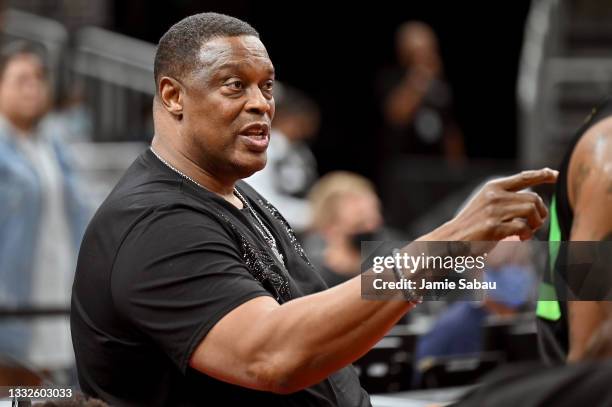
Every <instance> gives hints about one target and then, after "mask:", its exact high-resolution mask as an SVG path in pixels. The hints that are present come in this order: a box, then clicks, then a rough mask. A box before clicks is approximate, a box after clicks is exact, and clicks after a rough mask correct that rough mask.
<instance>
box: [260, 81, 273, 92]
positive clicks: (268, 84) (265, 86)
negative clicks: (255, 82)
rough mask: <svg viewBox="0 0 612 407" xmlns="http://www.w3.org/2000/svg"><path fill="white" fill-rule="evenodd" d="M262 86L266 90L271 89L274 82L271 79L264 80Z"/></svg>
mask: <svg viewBox="0 0 612 407" xmlns="http://www.w3.org/2000/svg"><path fill="white" fill-rule="evenodd" d="M263 88H264V90H268V91H270V90H272V89H273V88H274V82H273V81H269V82H266V83H265V84H264V86H263Z"/></svg>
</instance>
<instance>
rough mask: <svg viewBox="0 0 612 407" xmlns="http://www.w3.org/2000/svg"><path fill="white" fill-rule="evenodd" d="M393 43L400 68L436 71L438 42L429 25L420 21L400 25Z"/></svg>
mask: <svg viewBox="0 0 612 407" xmlns="http://www.w3.org/2000/svg"><path fill="white" fill-rule="evenodd" d="M395 43H396V47H397V57H398V60H399V62H400V64H401V65H402V66H404V67H406V68H408V67H415V66H416V67H421V66H422V67H424V68H425V69H429V70H434V69H438V65H439V63H440V61H439V55H438V40H437V38H436V34H435V33H434V31H433V30H432V29H431V27H430V26H429V25H427V24H425V23H423V22H420V21H408V22H406V23H404V24H402V25H401V26H400V27H399V28H398V30H397V33H396V40H395Z"/></svg>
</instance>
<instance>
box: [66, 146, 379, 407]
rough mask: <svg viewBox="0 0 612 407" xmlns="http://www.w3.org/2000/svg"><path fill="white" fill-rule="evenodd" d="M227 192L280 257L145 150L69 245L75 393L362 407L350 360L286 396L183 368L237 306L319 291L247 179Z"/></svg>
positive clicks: (154, 400) (236, 213)
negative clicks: (235, 194) (240, 199)
mask: <svg viewBox="0 0 612 407" xmlns="http://www.w3.org/2000/svg"><path fill="white" fill-rule="evenodd" d="M237 188H238V189H239V191H240V192H241V193H242V195H243V196H244V197H245V198H246V199H247V200H248V201H249V202H250V204H251V206H252V207H253V208H254V209H255V211H256V212H257V213H258V215H259V217H260V218H261V219H262V221H263V222H264V223H266V224H267V227H268V228H269V229H270V231H271V232H272V234H273V235H274V237H275V239H276V241H277V244H278V246H279V248H280V251H281V253H282V254H283V257H284V263H285V264H284V265H283V263H281V262H280V261H279V260H278V259H276V257H275V256H274V254H273V252H272V251H271V250H270V248H269V246H268V245H267V244H266V242H265V240H264V239H263V237H261V235H260V234H259V232H258V231H257V229H256V228H255V226H254V225H253V221H252V220H251V217H250V216H248V214H247V213H246V211H245V210H239V209H237V208H235V207H234V206H233V205H231V204H229V203H228V202H226V201H225V200H224V199H222V198H220V197H219V196H217V195H215V194H213V193H212V192H210V191H207V190H204V189H202V188H200V187H198V186H197V185H195V184H193V183H191V182H190V181H188V180H185V179H183V178H182V177H181V176H180V175H178V174H177V173H175V172H174V171H172V170H171V169H170V168H168V167H167V166H165V164H163V163H162V162H161V161H159V159H158V158H157V157H155V155H154V154H153V153H152V152H151V151H150V150H147V151H145V152H144V153H143V154H141V155H140V157H139V158H138V159H137V160H136V161H135V162H134V163H133V164H132V166H131V167H130V168H129V169H128V170H127V172H126V174H125V175H124V177H123V178H122V179H121V180H120V181H119V183H118V185H117V186H116V187H115V188H114V190H113V191H112V192H111V194H110V196H109V197H108V198H107V199H106V200H105V201H104V203H103V204H102V206H101V207H100V208H99V210H98V212H97V213H96V215H95V216H94V218H93V219H92V221H91V223H90V224H89V227H88V228H87V231H86V233H85V237H84V240H83V243H82V246H81V250H80V252H79V259H78V264H77V271H76V276H75V281H74V286H73V292H72V312H71V329H72V338H73V343H74V349H75V354H76V362H77V368H78V374H79V382H80V384H81V387H82V389H83V391H84V392H86V393H88V394H90V395H91V396H94V397H98V398H101V399H103V400H105V401H107V402H109V403H110V404H111V405H116V406H127V405H130V406H202V405H211V403H212V404H215V405H218V403H220V402H222V403H223V405H232V406H233V405H265V406H346V407H349V406H350V407H355V406H370V400H369V396H368V395H367V393H366V392H365V391H364V390H363V389H362V388H361V386H360V384H359V379H358V376H357V374H356V371H355V369H354V368H353V367H352V366H348V367H346V368H344V369H341V370H339V371H338V372H336V373H334V374H333V375H331V376H329V377H328V378H327V379H326V380H324V381H322V382H320V383H318V384H316V385H314V386H312V387H309V388H307V389H304V390H301V391H298V392H296V393H293V394H289V395H278V394H274V393H269V392H263V391H256V390H251V389H247V388H243V387H240V386H235V385H232V384H229V383H226V382H222V381H219V380H216V379H214V378H212V377H209V376H207V375H205V374H203V373H200V372H198V371H196V370H194V369H192V368H191V367H189V363H188V362H189V359H190V356H191V354H192V353H193V351H194V349H195V347H196V346H197V345H198V344H199V343H200V342H201V341H202V339H203V338H204V337H205V336H206V334H207V333H208V331H209V330H210V329H211V328H212V327H213V326H214V325H215V323H217V322H218V321H219V320H220V319H221V318H222V317H223V316H224V315H226V314H227V313H228V312H230V311H231V310H232V309H234V308H235V307H237V306H238V305H240V304H242V303H244V302H246V301H248V300H250V299H252V298H255V297H259V296H271V297H273V298H275V299H276V301H278V302H279V303H281V304H282V303H285V302H287V301H289V300H291V299H293V298H297V297H300V296H304V295H308V294H311V293H314V292H317V291H321V290H324V289H325V288H326V286H325V283H324V282H323V281H322V280H321V278H320V277H319V276H318V274H317V273H316V271H315V270H314V269H313V268H312V266H311V265H310V262H309V261H308V258H307V257H306V255H305V254H304V252H303V251H302V249H301V246H300V245H299V243H298V242H297V240H296V239H295V236H294V234H293V232H292V231H291V229H290V228H289V226H288V225H287V223H286V221H285V220H284V219H283V218H282V216H281V215H280V214H279V213H278V211H276V209H275V208H274V207H272V206H271V205H270V204H269V203H268V202H267V201H265V199H263V198H262V197H261V196H260V195H259V194H257V192H255V191H254V190H253V189H252V188H250V187H249V186H248V185H247V184H246V183H244V182H239V183H238V185H237ZM248 334H249V333H248V332H243V333H241V335H248Z"/></svg>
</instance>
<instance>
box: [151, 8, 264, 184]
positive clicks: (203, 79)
mask: <svg viewBox="0 0 612 407" xmlns="http://www.w3.org/2000/svg"><path fill="white" fill-rule="evenodd" d="M154 70H155V83H156V97H155V103H154V121H155V132H156V136H159V137H163V138H164V139H165V141H166V142H167V143H168V144H170V145H171V146H172V147H173V148H174V149H178V150H179V153H181V154H183V155H185V156H186V157H187V158H188V159H190V160H191V161H193V162H195V163H196V164H198V165H199V166H200V167H201V168H202V169H204V170H205V171H207V172H209V173H211V174H213V175H215V176H217V177H220V176H223V177H227V178H228V179H230V178H244V177H247V176H249V175H251V174H252V173H253V172H255V171H258V170H260V169H262V168H263V167H264V166H265V163H266V148H267V145H268V141H269V134H270V125H271V121H272V118H273V117H274V98H273V96H272V87H273V84H274V67H273V65H272V62H271V61H270V58H269V56H268V53H267V51H266V48H265V47H264V45H263V44H262V43H261V41H260V40H259V34H258V33H257V31H255V29H253V28H252V27H251V26H250V25H248V24H247V23H245V22H243V21H240V20H238V19H236V18H233V17H229V16H225V15H222V14H216V13H202V14H196V15H193V16H190V17H187V18H185V19H183V20H181V21H180V22H178V23H177V24H175V25H174V26H172V27H171V28H170V29H169V30H168V31H167V32H166V33H165V34H164V35H163V36H162V38H161V39H160V41H159V45H158V48H157V52H156V55H155V68H154Z"/></svg>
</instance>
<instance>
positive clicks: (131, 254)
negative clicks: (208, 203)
mask: <svg viewBox="0 0 612 407" xmlns="http://www.w3.org/2000/svg"><path fill="white" fill-rule="evenodd" d="M111 291H112V297H113V301H114V304H115V307H116V309H117V311H118V312H119V313H120V314H121V316H122V317H123V318H124V319H125V320H127V321H128V323H129V324H131V325H133V326H134V327H135V328H136V330H138V331H139V332H141V333H142V334H143V335H144V336H146V337H147V338H149V339H150V340H151V341H152V342H153V343H154V344H155V345H156V346H158V347H159V348H160V349H162V350H163V351H164V352H165V353H166V354H167V355H168V356H169V357H170V359H171V360H172V361H173V362H174V363H175V364H176V365H177V366H178V367H179V369H180V370H181V371H182V372H185V371H186V369H187V365H188V361H189V359H190V357H191V354H192V353H193V351H194V350H195V348H196V346H197V345H198V344H199V343H200V342H201V341H202V339H203V338H204V337H205V336H206V334H207V333H208V332H209V331H210V330H211V329H212V327H213V326H214V325H215V324H216V323H217V322H218V321H219V320H220V319H221V318H223V316H225V315H226V314H227V313H229V312H230V311H231V310H232V309H234V308H235V307H237V306H238V305H240V304H242V303H244V302H246V301H248V300H250V299H252V298H255V297H259V296H266V295H267V296H271V294H270V293H269V292H268V291H266V290H265V288H264V287H263V286H262V285H261V284H260V283H259V282H258V281H257V280H255V278H254V277H253V276H252V275H251V274H250V273H249V270H248V269H247V267H246V265H245V264H244V262H243V260H242V258H241V255H240V249H239V247H238V245H237V244H236V243H235V242H234V241H233V240H232V238H231V237H230V234H229V233H228V232H227V231H226V230H225V229H224V228H223V227H221V225H220V224H219V223H218V222H217V221H216V220H214V219H213V218H212V217H210V216H207V215H205V214H202V213H199V212H196V211H193V210H190V209H186V208H163V209H159V210H156V211H155V212H153V213H152V214H151V215H149V216H148V217H147V218H145V219H144V220H141V221H140V222H139V223H138V224H137V225H136V226H135V227H134V228H133V229H132V230H131V231H130V232H129V233H128V235H127V236H126V238H125V239H124V241H123V243H122V245H121V247H120V249H119V252H118V253H117V257H116V259H115V262H114V266H113V271H112V276H111Z"/></svg>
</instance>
